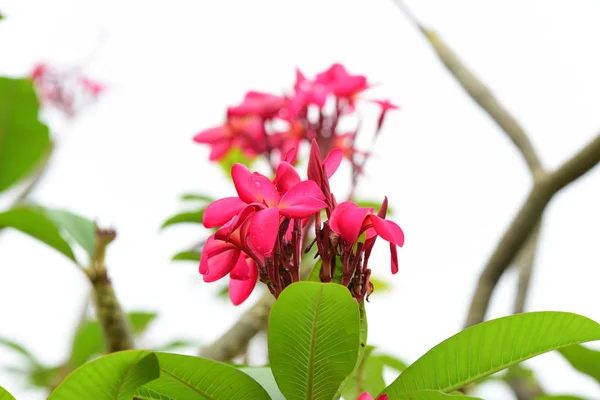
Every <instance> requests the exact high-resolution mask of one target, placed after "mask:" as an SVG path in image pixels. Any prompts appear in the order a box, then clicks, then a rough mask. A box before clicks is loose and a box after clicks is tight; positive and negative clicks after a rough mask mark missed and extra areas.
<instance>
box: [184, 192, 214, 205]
mask: <svg viewBox="0 0 600 400" xmlns="http://www.w3.org/2000/svg"><path fill="white" fill-rule="evenodd" d="M181 200H184V201H199V202H202V203H212V202H213V201H215V198H214V197H211V196H207V195H204V194H199V193H186V194H184V195H183V196H181Z"/></svg>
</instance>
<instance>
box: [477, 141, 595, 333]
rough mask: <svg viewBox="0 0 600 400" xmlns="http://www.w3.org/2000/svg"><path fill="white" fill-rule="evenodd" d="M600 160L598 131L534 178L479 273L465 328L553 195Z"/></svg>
mask: <svg viewBox="0 0 600 400" xmlns="http://www.w3.org/2000/svg"><path fill="white" fill-rule="evenodd" d="M599 162H600V134H598V136H596V138H595V139H594V140H592V141H591V142H589V143H588V144H587V145H586V146H585V147H584V148H583V149H581V150H580V151H579V152H578V153H577V154H575V155H574V156H573V157H571V158H570V159H569V160H567V161H566V162H565V163H564V164H563V165H562V166H561V167H560V168H558V169H557V170H556V171H555V172H553V173H552V174H550V175H548V176H547V177H546V178H545V179H540V180H538V182H536V183H535V184H534V186H533V188H532V189H531V192H530V193H529V196H528V197H527V200H526V201H525V203H523V205H522V206H521V209H520V210H519V212H518V214H517V215H516V217H515V218H514V220H513V221H512V223H511V224H510V226H509V227H508V229H507V230H506V232H505V233H504V235H503V236H502V238H501V240H500V242H499V243H498V245H497V246H496V249H495V250H494V252H493V253H492V255H491V257H490V259H489V261H488V262H487V264H486V266H485V267H484V269H483V272H482V273H481V276H480V277H479V282H478V284H477V288H476V290H475V294H474V295H473V299H472V301H471V307H470V309H469V314H468V316H467V321H466V323H465V328H467V327H469V326H471V325H475V324H478V323H480V322H483V320H484V319H485V313H486V311H487V307H488V305H489V302H490V298H491V297H492V292H493V290H494V287H495V286H496V283H497V282H498V280H499V279H500V277H501V276H502V274H503V273H504V271H505V270H506V269H507V267H508V265H509V264H510V262H511V261H512V259H513V258H514V257H515V255H516V254H517V252H518V251H519V250H520V248H521V246H522V245H523V243H525V240H526V239H527V237H528V236H529V234H530V233H531V232H532V231H533V230H534V228H535V226H536V224H537V223H538V222H539V220H540V217H541V216H542V213H543V212H544V210H545V208H546V206H547V205H548V203H549V202H550V200H551V199H552V197H553V196H554V195H555V194H556V193H558V192H559V191H560V190H561V189H563V188H564V187H565V186H567V185H568V184H569V183H571V182H573V181H575V180H577V179H578V178H580V177H581V176H582V175H584V174H585V173H586V172H588V171H589V170H590V169H592V168H593V167H594V166H595V165H597V164H598V163H599Z"/></svg>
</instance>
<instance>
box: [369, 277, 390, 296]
mask: <svg viewBox="0 0 600 400" xmlns="http://www.w3.org/2000/svg"><path fill="white" fill-rule="evenodd" d="M369 281H371V283H372V284H373V293H377V292H379V293H385V292H389V291H390V290H391V289H392V285H390V284H389V283H388V282H387V281H385V280H384V279H383V278H378V277H375V276H371V277H370V278H369Z"/></svg>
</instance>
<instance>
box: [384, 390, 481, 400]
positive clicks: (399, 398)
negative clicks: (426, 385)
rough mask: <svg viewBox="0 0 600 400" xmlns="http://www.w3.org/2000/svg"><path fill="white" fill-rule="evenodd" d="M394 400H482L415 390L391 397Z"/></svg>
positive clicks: (462, 395) (461, 395) (460, 395)
mask: <svg viewBox="0 0 600 400" xmlns="http://www.w3.org/2000/svg"><path fill="white" fill-rule="evenodd" d="M390 399H392V400H482V399H480V398H479V397H471V396H466V395H464V394H462V393H459V394H446V393H444V392H439V391H436V390H415V391H411V392H407V393H402V394H399V395H396V396H394V397H391V398H390Z"/></svg>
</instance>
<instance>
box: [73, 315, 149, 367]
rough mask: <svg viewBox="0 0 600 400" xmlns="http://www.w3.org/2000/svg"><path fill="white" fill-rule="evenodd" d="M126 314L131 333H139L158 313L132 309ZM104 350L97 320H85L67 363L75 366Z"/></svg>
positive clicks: (77, 333) (76, 334)
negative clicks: (132, 310)
mask: <svg viewBox="0 0 600 400" xmlns="http://www.w3.org/2000/svg"><path fill="white" fill-rule="evenodd" d="M127 315H128V317H129V323H130V326H131V331H132V333H133V334H134V335H141V334H142V333H144V331H145V330H146V328H147V327H148V325H150V323H151V322H152V321H153V320H154V319H155V318H156V317H157V315H158V314H156V313H150V312H143V311H134V312H130V313H129V314H127ZM105 351H106V347H105V344H104V337H103V336H102V329H101V327H100V324H99V323H98V321H97V320H92V321H86V322H84V323H83V324H82V325H81V326H80V327H79V329H78V330H77V332H76V333H75V337H74V338H73V343H72V345H71V358H70V361H69V364H70V365H71V367H72V368H77V367H79V366H80V365H82V364H84V363H85V362H86V361H88V360H89V359H90V358H92V357H94V356H96V355H98V354H102V353H104V352H105Z"/></svg>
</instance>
